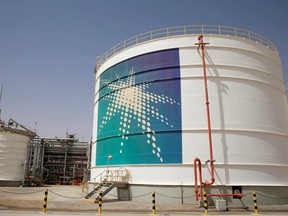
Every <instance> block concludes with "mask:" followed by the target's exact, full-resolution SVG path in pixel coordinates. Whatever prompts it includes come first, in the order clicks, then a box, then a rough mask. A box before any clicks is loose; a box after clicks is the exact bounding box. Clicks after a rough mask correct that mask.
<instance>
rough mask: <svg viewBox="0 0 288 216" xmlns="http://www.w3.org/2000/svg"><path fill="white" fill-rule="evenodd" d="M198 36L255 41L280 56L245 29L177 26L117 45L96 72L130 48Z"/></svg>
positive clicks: (271, 46)
mask: <svg viewBox="0 0 288 216" xmlns="http://www.w3.org/2000/svg"><path fill="white" fill-rule="evenodd" d="M198 34H203V35H213V34H215V35H227V36H228V35H229V36H234V37H240V38H243V39H248V40H252V41H255V42H256V43H260V44H263V45H264V46H266V47H267V48H269V49H271V50H272V51H274V52H275V53H277V54H278V50H277V48H276V46H275V45H274V44H273V43H272V42H271V41H270V40H269V39H267V38H266V37H264V36H262V35H260V34H257V33H255V32H252V31H248V30H245V29H240V28H234V27H230V26H218V25H189V26H177V27H169V28H162V29H157V30H153V31H150V32H146V33H143V34H140V35H136V36H134V37H131V38H129V39H127V40H125V41H123V42H121V43H119V44H117V45H115V46H114V47H112V48H111V49H109V50H108V51H107V52H106V53H105V54H104V55H102V56H101V57H97V65H96V70H98V68H99V67H100V66H101V65H102V64H103V63H104V62H106V61H107V60H108V59H109V58H111V57H112V56H114V55H115V54H117V53H119V52H121V51H123V50H125V49H127V48H129V47H132V46H135V45H139V44H142V43H145V42H148V41H152V40H159V39H164V38H169V37H176V36H191V35H198Z"/></svg>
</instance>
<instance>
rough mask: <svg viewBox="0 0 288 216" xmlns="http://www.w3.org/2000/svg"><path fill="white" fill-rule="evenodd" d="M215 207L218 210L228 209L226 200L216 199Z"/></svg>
mask: <svg viewBox="0 0 288 216" xmlns="http://www.w3.org/2000/svg"><path fill="white" fill-rule="evenodd" d="M215 208H216V209H217V211H227V207H226V201H225V200H215Z"/></svg>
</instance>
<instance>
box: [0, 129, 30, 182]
mask: <svg viewBox="0 0 288 216" xmlns="http://www.w3.org/2000/svg"><path fill="white" fill-rule="evenodd" d="M28 143H29V137H28V136H26V135H23V134H20V133H11V132H6V131H0V185H2V186H19V185H21V184H22V181H23V179H24V164H25V160H26V156H27V146H28Z"/></svg>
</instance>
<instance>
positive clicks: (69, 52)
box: [0, 0, 288, 141]
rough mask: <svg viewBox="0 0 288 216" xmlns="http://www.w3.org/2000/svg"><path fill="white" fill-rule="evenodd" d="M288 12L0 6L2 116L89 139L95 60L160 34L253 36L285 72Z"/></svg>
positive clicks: (286, 4)
mask: <svg viewBox="0 0 288 216" xmlns="http://www.w3.org/2000/svg"><path fill="white" fill-rule="evenodd" d="M287 11H288V1H287V0H200V1H199V0H197V1H194V0H141V1H140V0H25V1H24V0H0V85H1V84H2V83H3V84H4V91H3V96H2V101H1V102H0V108H1V109H2V115H1V118H2V119H3V120H5V121H7V120H8V119H9V118H10V117H12V118H14V119H15V120H16V121H18V122H20V123H22V124H24V125H27V126H30V127H31V128H34V122H37V129H38V133H39V135H40V136H65V133H66V131H67V129H68V131H69V132H70V133H76V135H77V136H78V137H84V138H85V140H86V141H89V140H90V138H91V136H92V121H93V95H94V73H93V69H94V66H95V61H96V60H95V59H96V56H97V55H100V56H101V55H102V54H104V53H105V52H106V51H107V50H108V49H110V48H111V47H112V46H114V45H116V44H117V43H119V42H121V41H123V40H125V39H128V38H130V37H132V36H135V35H137V34H141V33H144V32H147V31H151V30H154V29H158V28H165V27H171V26H183V25H199V24H212V25H225V26H233V27H238V28H243V29H247V30H251V31H254V32H256V33H259V34H261V35H263V36H265V37H267V38H269V39H270V40H271V41H272V42H273V43H274V44H276V46H277V47H278V50H279V52H280V56H281V59H282V63H283V68H284V70H285V72H286V73H287V70H288V61H287V57H288V39H287V36H288V28H287V21H288V12H287ZM286 80H287V79H286Z"/></svg>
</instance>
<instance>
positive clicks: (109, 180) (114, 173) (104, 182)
mask: <svg viewBox="0 0 288 216" xmlns="http://www.w3.org/2000/svg"><path fill="white" fill-rule="evenodd" d="M129 176H130V173H129V171H128V170H127V169H118V170H105V171H103V172H102V173H100V174H99V175H98V176H96V177H95V178H94V179H91V181H90V182H88V187H87V191H89V190H91V191H90V192H89V193H88V194H87V195H86V196H85V199H89V198H91V197H93V196H94V195H96V197H95V200H98V199H99V192H100V190H102V197H104V196H105V195H106V194H107V193H109V192H110V191H111V190H112V189H113V188H114V187H118V186H120V185H126V184H127V183H128V181H129Z"/></svg>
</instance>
